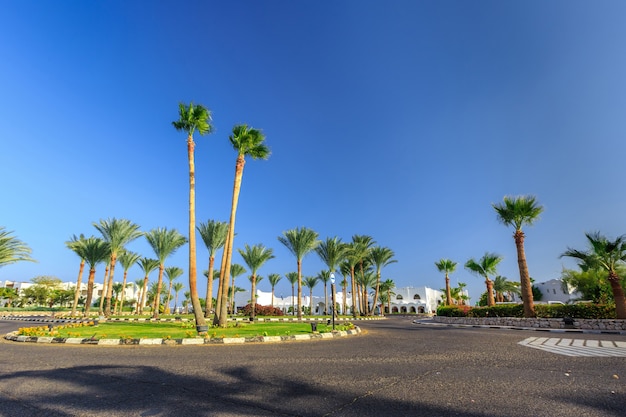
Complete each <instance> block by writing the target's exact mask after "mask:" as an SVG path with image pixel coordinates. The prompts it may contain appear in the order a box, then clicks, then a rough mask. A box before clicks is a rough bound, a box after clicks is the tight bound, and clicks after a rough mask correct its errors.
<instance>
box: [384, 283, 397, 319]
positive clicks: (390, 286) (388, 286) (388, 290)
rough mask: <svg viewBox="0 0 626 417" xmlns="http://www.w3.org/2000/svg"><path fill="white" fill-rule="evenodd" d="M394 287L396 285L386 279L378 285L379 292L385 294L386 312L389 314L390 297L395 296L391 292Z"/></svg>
mask: <svg viewBox="0 0 626 417" xmlns="http://www.w3.org/2000/svg"><path fill="white" fill-rule="evenodd" d="M395 287H396V284H395V283H394V282H393V280H391V279H386V280H385V281H383V282H381V283H380V291H382V292H384V293H386V294H387V312H388V313H391V296H392V295H396V293H394V292H393V289H394V288H395Z"/></svg>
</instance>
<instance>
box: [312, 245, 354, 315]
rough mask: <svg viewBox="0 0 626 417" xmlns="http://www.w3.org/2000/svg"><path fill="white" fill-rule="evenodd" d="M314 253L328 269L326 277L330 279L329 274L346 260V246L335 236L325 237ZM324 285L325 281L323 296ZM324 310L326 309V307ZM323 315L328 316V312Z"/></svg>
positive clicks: (326, 303)
mask: <svg viewBox="0 0 626 417" xmlns="http://www.w3.org/2000/svg"><path fill="white" fill-rule="evenodd" d="M315 252H316V253H317V255H318V256H319V257H320V259H321V260H322V262H324V264H326V266H327V267H328V276H329V277H330V274H331V273H332V272H335V270H336V269H337V268H338V267H339V264H340V263H341V261H343V260H344V259H345V258H346V256H347V254H348V246H347V245H346V244H345V243H343V242H342V241H341V239H340V238H338V237H337V236H335V237H332V238H331V237H327V238H326V240H324V241H322V242H320V244H319V246H318V247H317V248H315ZM326 283H327V280H326V281H324V294H326ZM325 305H326V306H328V300H326V302H325ZM325 308H326V309H327V308H328V307H325ZM324 314H328V311H325V312H324Z"/></svg>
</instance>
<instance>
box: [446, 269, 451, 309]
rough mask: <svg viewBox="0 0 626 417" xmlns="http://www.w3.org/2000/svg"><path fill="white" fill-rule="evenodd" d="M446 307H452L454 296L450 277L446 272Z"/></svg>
mask: <svg viewBox="0 0 626 417" xmlns="http://www.w3.org/2000/svg"><path fill="white" fill-rule="evenodd" d="M446 305H447V306H449V305H452V295H451V293H450V277H448V273H447V272H446Z"/></svg>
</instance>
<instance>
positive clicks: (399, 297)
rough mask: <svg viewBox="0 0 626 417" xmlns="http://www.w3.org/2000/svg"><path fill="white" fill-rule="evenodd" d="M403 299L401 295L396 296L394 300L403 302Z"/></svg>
mask: <svg viewBox="0 0 626 417" xmlns="http://www.w3.org/2000/svg"><path fill="white" fill-rule="evenodd" d="M403 299H404V298H403V297H402V294H398V295H397V296H396V300H403Z"/></svg>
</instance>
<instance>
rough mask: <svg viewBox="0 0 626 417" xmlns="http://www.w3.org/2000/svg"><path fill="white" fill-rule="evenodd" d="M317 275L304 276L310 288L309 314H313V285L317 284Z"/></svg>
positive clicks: (306, 284) (305, 282) (305, 283)
mask: <svg viewBox="0 0 626 417" xmlns="http://www.w3.org/2000/svg"><path fill="white" fill-rule="evenodd" d="M317 281H318V279H317V277H306V278H304V285H305V286H306V287H307V288H308V289H309V314H313V287H315V286H316V285H317Z"/></svg>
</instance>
